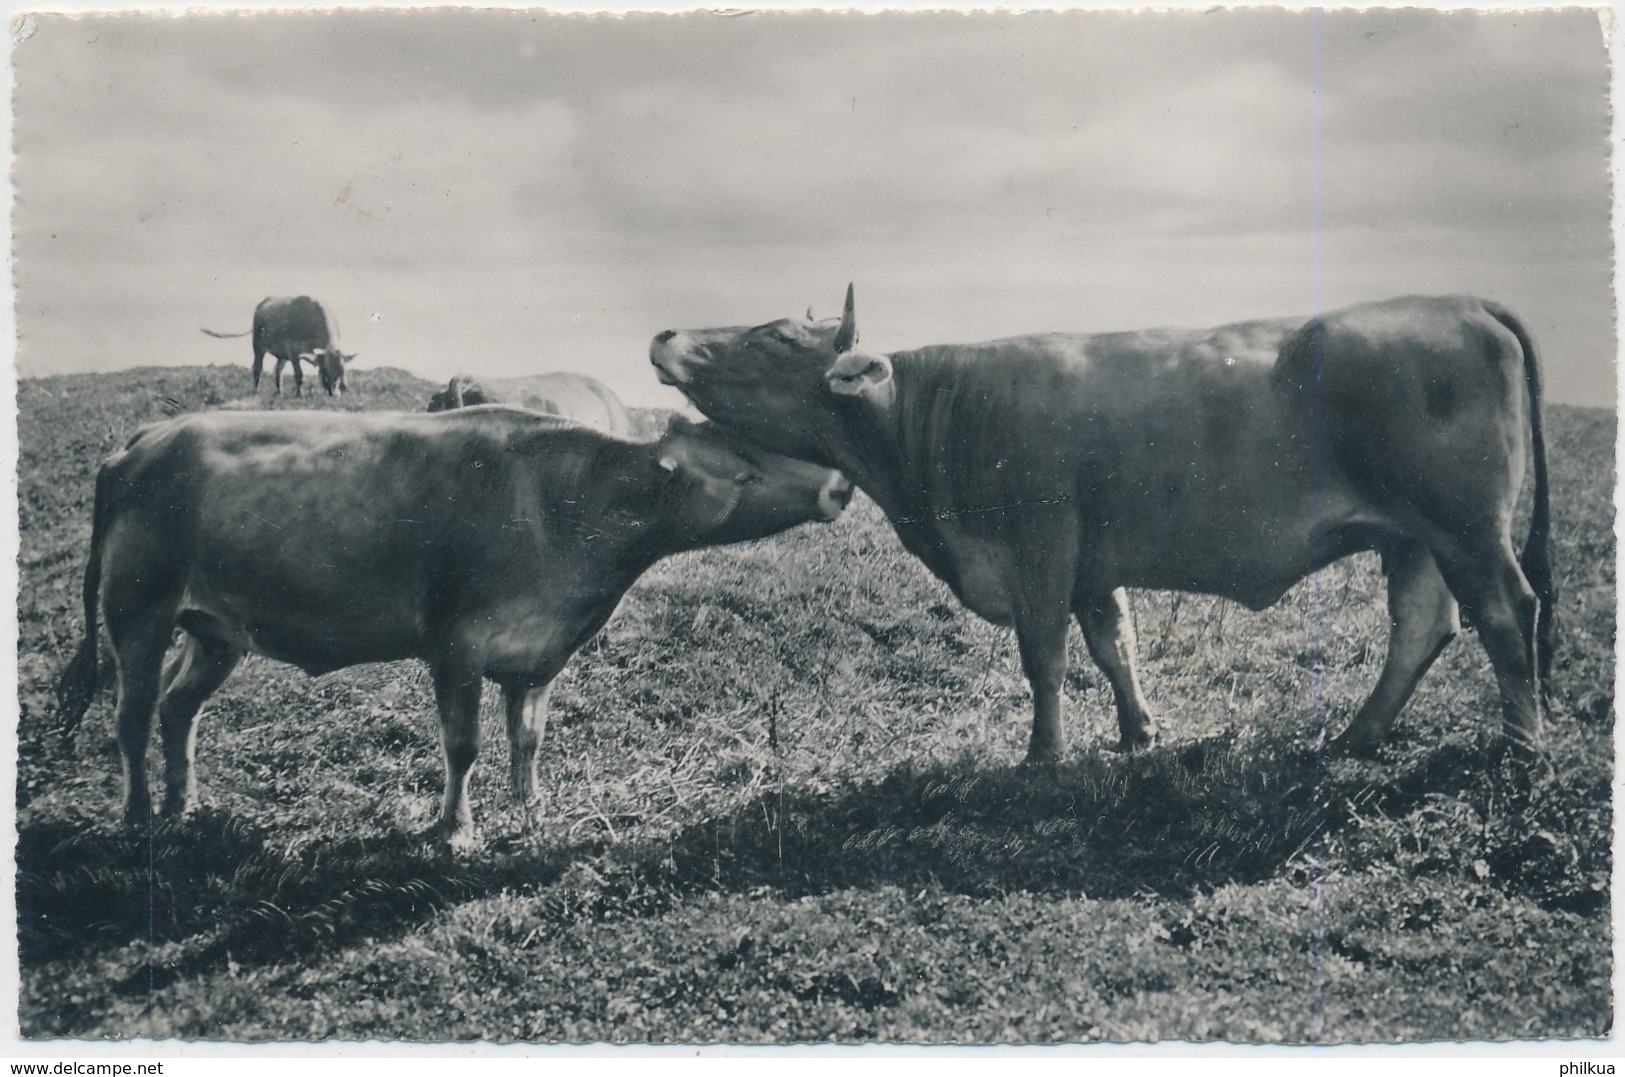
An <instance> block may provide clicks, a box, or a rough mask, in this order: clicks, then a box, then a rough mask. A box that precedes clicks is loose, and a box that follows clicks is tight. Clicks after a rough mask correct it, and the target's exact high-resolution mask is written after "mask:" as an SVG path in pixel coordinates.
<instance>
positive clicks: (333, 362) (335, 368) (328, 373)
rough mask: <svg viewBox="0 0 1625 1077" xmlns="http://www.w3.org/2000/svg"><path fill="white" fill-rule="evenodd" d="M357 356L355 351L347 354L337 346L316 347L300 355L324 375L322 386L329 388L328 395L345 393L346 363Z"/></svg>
mask: <svg viewBox="0 0 1625 1077" xmlns="http://www.w3.org/2000/svg"><path fill="white" fill-rule="evenodd" d="M355 357H356V353H355V352H351V353H349V354H348V355H347V354H345V353H344V352H341V351H339V350H338V349H337V348H316V349H314V350H312V351H308V352H303V353H301V354H300V356H299V358H301V359H303V360H304V361H305V362H307V363H309V364H310V365H311V366H313V367H315V368H316V372H317V373H318V374H320V375H321V377H322V388H323V389H326V390H327V395H328V396H343V395H344V364H346V363H348V362H350V361H351V360H352V359H354V358H355Z"/></svg>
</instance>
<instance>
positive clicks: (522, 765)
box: [502, 683, 553, 820]
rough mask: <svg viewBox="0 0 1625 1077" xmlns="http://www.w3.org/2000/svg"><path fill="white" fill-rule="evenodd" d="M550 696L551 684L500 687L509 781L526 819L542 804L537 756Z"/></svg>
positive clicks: (551, 691) (545, 723) (545, 725)
mask: <svg viewBox="0 0 1625 1077" xmlns="http://www.w3.org/2000/svg"><path fill="white" fill-rule="evenodd" d="M552 693H553V686H552V684H551V683H549V684H543V685H537V686H531V685H526V684H506V685H503V688H502V705H503V709H504V710H505V711H506V712H507V717H508V766H509V779H510V782H511V785H512V788H513V795H514V798H515V799H517V800H518V801H519V804H520V807H522V808H523V809H524V812H525V817H526V819H527V820H529V819H532V818H534V816H535V814H536V809H537V808H538V807H539V806H540V805H541V799H542V798H541V791H540V789H539V788H538V786H537V781H536V756H537V753H538V751H539V750H540V749H541V746H542V735H543V733H544V732H545V731H546V730H547V701H548V697H549V696H550V695H552Z"/></svg>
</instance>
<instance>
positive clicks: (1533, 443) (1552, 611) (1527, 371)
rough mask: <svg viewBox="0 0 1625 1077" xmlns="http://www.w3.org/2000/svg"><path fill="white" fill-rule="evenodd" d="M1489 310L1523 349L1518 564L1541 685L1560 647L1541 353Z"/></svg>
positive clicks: (1513, 324)
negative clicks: (1527, 474)
mask: <svg viewBox="0 0 1625 1077" xmlns="http://www.w3.org/2000/svg"><path fill="white" fill-rule="evenodd" d="M1485 309H1486V310H1488V311H1489V313H1490V315H1491V316H1492V317H1494V318H1495V320H1496V321H1498V322H1500V323H1501V324H1502V325H1504V326H1506V328H1507V330H1508V331H1509V332H1510V333H1511V334H1512V335H1513V336H1514V337H1516V338H1517V340H1518V347H1519V348H1521V349H1522V350H1523V378H1524V385H1525V386H1526V387H1527V389H1528V392H1529V441H1530V447H1531V455H1532V456H1533V458H1534V472H1535V490H1534V504H1533V506H1532V508H1531V510H1530V514H1529V538H1528V539H1527V540H1526V541H1525V542H1524V546H1523V556H1522V557H1520V558H1519V560H1518V567H1520V568H1522V569H1523V574H1524V578H1525V579H1527V580H1528V581H1529V586H1530V587H1531V588H1533V589H1534V592H1535V597H1536V598H1538V599H1539V600H1540V612H1539V614H1538V615H1537V617H1536V619H1535V666H1536V669H1537V670H1538V672H1539V674H1540V683H1541V686H1542V689H1543V690H1546V689H1548V688H1549V684H1550V681H1549V678H1550V676H1551V671H1552V655H1553V652H1554V651H1555V650H1556V647H1557V583H1556V581H1555V580H1554V579H1553V578H1552V553H1551V534H1552V503H1551V494H1550V492H1549V487H1548V483H1547V479H1546V435H1545V432H1544V430H1543V428H1542V425H1541V424H1542V417H1541V410H1542V409H1541V395H1542V394H1541V377H1540V356H1539V354H1538V353H1537V352H1536V351H1535V342H1534V341H1533V340H1532V339H1531V338H1530V336H1529V333H1528V331H1527V330H1525V329H1524V327H1523V323H1522V322H1520V321H1519V320H1518V318H1517V316H1516V315H1514V314H1513V313H1512V312H1511V311H1509V310H1507V309H1506V308H1505V307H1501V306H1498V305H1496V304H1493V303H1490V304H1486V305H1485Z"/></svg>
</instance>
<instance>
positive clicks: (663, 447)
mask: <svg viewBox="0 0 1625 1077" xmlns="http://www.w3.org/2000/svg"><path fill="white" fill-rule="evenodd" d="M655 464H656V466H657V467H658V468H659V469H660V470H661V471H663V472H665V473H666V474H667V476H668V478H667V479H666V480H665V481H666V482H668V483H670V484H671V486H672V490H673V496H674V497H675V498H677V499H678V509H677V516H678V526H679V529H680V530H681V532H682V533H683V536H684V537H685V538H686V539H688V540H690V541H692V542H694V543H696V544H703V545H716V544H720V543H724V542H743V541H745V540H747V539H755V538H762V537H764V536H767V535H772V534H776V533H778V532H780V531H784V530H786V529H787V528H791V527H794V526H796V525H797V524H804V523H812V522H819V523H829V522H830V521H832V520H835V519H837V518H838V517H839V516H840V515H841V512H842V510H844V509H845V508H846V505H847V502H848V501H850V500H851V499H852V483H851V482H849V481H847V479H846V477H845V476H843V475H842V474H841V473H840V472H839V471H831V470H829V469H828V468H823V467H819V466H817V465H816V464H809V463H806V462H805V461H802V460H792V459H790V458H789V457H786V456H778V455H776V454H774V453H769V452H763V451H762V450H761V449H758V448H756V447H754V446H752V445H750V444H748V443H746V442H745V441H743V440H742V439H740V438H739V437H738V436H737V435H735V434H733V433H731V432H729V431H727V430H725V429H723V428H721V427H719V426H717V425H716V424H714V423H693V422H690V421H689V420H687V419H685V418H683V417H682V416H681V415H674V416H672V418H671V420H670V422H669V424H668V425H667V427H666V432H665V434H664V435H663V436H662V437H661V439H660V442H659V444H658V446H657V447H656V452H655Z"/></svg>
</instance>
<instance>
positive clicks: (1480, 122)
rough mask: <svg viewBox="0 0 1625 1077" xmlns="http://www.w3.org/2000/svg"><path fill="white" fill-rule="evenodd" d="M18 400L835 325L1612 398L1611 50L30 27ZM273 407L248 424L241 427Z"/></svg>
mask: <svg viewBox="0 0 1625 1077" xmlns="http://www.w3.org/2000/svg"><path fill="white" fill-rule="evenodd" d="M28 31H31V34H30V36H27V37H26V39H25V40H23V41H22V42H21V43H20V44H19V45H17V46H16V47H15V49H14V54H13V63H14V67H15V74H16V86H15V91H14V95H15V96H14V102H15V113H14V114H15V121H14V139H15V149H16V153H17V158H16V164H15V172H14V178H15V183H16V191H17V199H18V200H17V203H16V206H15V219H14V229H15V262H14V271H15V278H16V283H17V286H18V291H19V298H18V311H17V317H18V329H19V335H20V345H19V352H18V366H19V372H20V373H21V374H22V375H24V376H29V375H38V374H49V373H65V372H73V371H85V370H106V369H113V368H118V367H126V366H137V365H153V364H160V365H167V364H182V363H208V362H229V363H240V364H246V363H247V361H248V358H249V346H248V344H247V342H246V341H219V340H213V339H211V338H208V337H205V336H203V335H202V334H201V333H199V332H198V328H199V327H200V326H209V327H210V328H213V329H218V330H222V331H230V330H246V329H247V328H248V325H249V320H250V317H251V314H252V311H253V308H254V305H255V303H256V302H257V301H258V300H259V299H260V298H261V297H263V296H266V295H284V294H300V293H305V294H309V295H313V296H315V297H317V298H318V299H320V300H322V302H323V303H324V304H326V305H327V306H328V308H329V309H330V310H332V311H333V312H334V313H335V315H336V316H337V318H338V321H339V323H340V326H341V330H342V339H343V342H344V344H345V346H346V347H347V348H348V349H350V350H356V351H359V352H360V353H361V358H360V360H359V361H358V363H357V366H356V377H357V379H358V380H360V379H361V378H362V377H363V375H364V371H365V369H366V368H367V367H368V366H374V365H389V366H397V367H403V368H406V369H409V370H412V371H414V372H416V373H419V374H422V375H423V376H425V377H436V378H438V377H444V376H448V375H450V374H451V373H453V372H455V371H458V370H466V371H470V372H474V373H486V374H493V375H494V374H507V373H521V372H527V371H538V370H548V369H579V370H588V371H592V372H596V373H598V374H599V375H600V376H603V377H605V378H606V380H609V381H610V382H611V383H612V384H613V385H614V386H615V387H616V388H617V389H618V390H620V391H621V392H622V393H623V394H624V396H625V397H626V398H627V399H628V400H629V401H630V402H633V403H640V404H672V405H675V404H676V403H677V402H678V400H677V397H676V396H675V394H674V393H672V392H671V391H670V390H666V389H663V388H662V387H660V386H659V385H657V384H656V383H655V381H654V379H653V377H651V376H650V373H649V369H648V365H647V359H646V356H647V348H648V340H649V337H650V336H651V335H653V334H654V333H655V332H657V331H659V330H661V329H663V328H667V327H673V326H676V327H685V326H707V325H719V324H740V323H745V322H757V321H765V320H767V319H769V318H773V317H779V316H783V315H788V314H799V313H801V312H803V311H804V310H805V309H806V308H807V307H808V306H809V305H811V306H812V307H813V308H814V309H815V310H816V311H817V312H819V313H822V314H828V313H834V312H836V310H837V308H838V304H839V302H840V299H841V295H842V292H843V291H844V289H845V287H846V284H847V282H848V281H849V280H850V281H854V282H856V286H857V294H858V310H859V318H860V322H861V323H862V325H863V329H864V340H865V343H867V344H872V345H874V346H876V347H880V348H901V347H909V346H913V345H919V344H928V343H936V342H945V341H958V340H976V339H986V338H989V337H995V336H1000V335H1006V334H1011V333H1019V332H1029V331H1037V330H1079V331H1083V330H1110V329H1128V328H1139V327H1145V326H1151V325H1207V324H1217V323H1220V322H1224V321H1229V320H1237V319H1242V318H1248V317H1254V316H1261V315H1279V314H1295V313H1303V314H1307V313H1309V312H1311V311H1313V310H1315V309H1324V308H1329V307H1335V306H1338V305H1342V304H1345V303H1350V302H1355V301H1359V300H1365V299H1375V298H1382V297H1386V296H1390V295H1396V294H1401V293H1409V292H1471V293H1479V294H1483V295H1486V296H1490V297H1493V298H1496V299H1499V300H1502V301H1504V302H1506V303H1508V304H1509V305H1511V306H1512V307H1513V308H1514V309H1515V310H1517V311H1518V312H1519V313H1520V314H1521V315H1522V316H1523V317H1524V319H1525V321H1526V322H1527V323H1528V324H1529V325H1530V326H1531V328H1532V329H1533V330H1534V332H1535V333H1536V335H1537V338H1538V339H1539V341H1540V343H1541V345H1542V348H1543V351H1544V357H1545V360H1546V364H1547V371H1548V383H1549V386H1550V394H1551V396H1552V397H1553V398H1555V399H1558V400H1565V401H1569V402H1575V403H1590V404H1611V403H1612V402H1613V399H1614V354H1615V344H1614V336H1613V321H1612V319H1613V299H1612V294H1611V289H1610V279H1611V272H1612V269H1611V263H1612V243H1611V239H1610V234H1609V205H1610V180H1609V176H1608V171H1607V162H1606V152H1607V134H1608V122H1609V120H1608V82H1607V69H1606V62H1607V56H1606V49H1605V46H1604V43H1603V38H1602V33H1601V29H1600V26H1599V23H1598V20H1597V17H1596V16H1595V15H1594V14H1589V13H1586V12H1583V11H1573V10H1570V11H1556V10H1545V11H1536V12H1519V13H1511V12H1500V13H1480V12H1473V11H1465V12H1455V13H1437V12H1434V13H1429V12H1422V11H1415V10H1411V11H1375V12H1366V13H1361V12H1351V11H1336V10H1331V11H1325V12H1299V13H1292V12H1282V11H1279V10H1276V11H1250V12H1248V11H1210V12H1198V11H1196V10H1193V9H1192V10H1184V11H1176V12H1171V13H1164V14H1128V13H1121V12H1102V11H1093V12H1073V13H1047V14H1044V13H1041V14H1026V15H1020V14H1010V13H1003V14H982V15H965V14H936V15H907V14H892V15H862V16H860V15H852V14H846V15H827V14H817V13H803V14H787V13H778V14H747V15H741V16H735V17H725V16H720V15H712V14H692V15H686V16H659V15H644V16H625V17H619V18H611V17H591V16H579V15H570V16H565V15H545V14H535V13H530V12H523V11H508V12H503V11H480V12H457V11H444V10H442V11H363V12H357V11H351V12H348V13H340V14H333V13H328V14H266V13H259V14H248V15H243V14H237V15H226V14H214V15H207V14H206V15H191V16H187V17H170V16H163V15H132V14H124V15H113V16H106V15H102V16H83V17H65V16H45V17H35V18H34V19H33V21H32V23H31V24H29V25H28V26H27V27H26V28H25V31H24V32H28ZM245 389H246V387H245Z"/></svg>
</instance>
